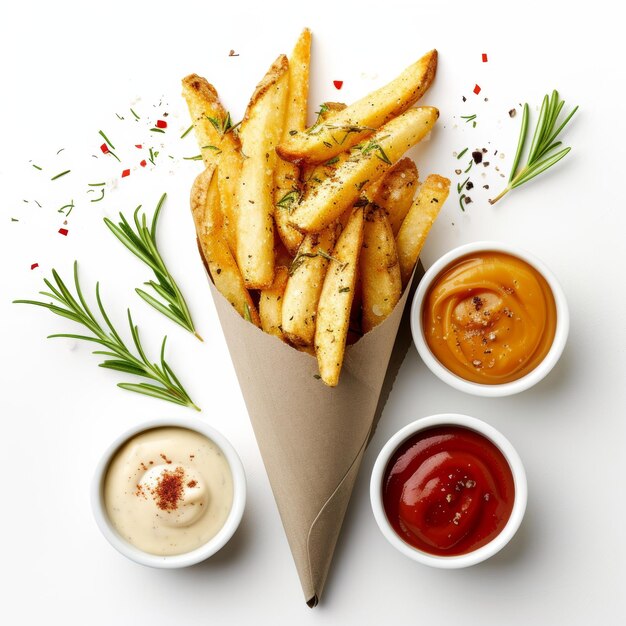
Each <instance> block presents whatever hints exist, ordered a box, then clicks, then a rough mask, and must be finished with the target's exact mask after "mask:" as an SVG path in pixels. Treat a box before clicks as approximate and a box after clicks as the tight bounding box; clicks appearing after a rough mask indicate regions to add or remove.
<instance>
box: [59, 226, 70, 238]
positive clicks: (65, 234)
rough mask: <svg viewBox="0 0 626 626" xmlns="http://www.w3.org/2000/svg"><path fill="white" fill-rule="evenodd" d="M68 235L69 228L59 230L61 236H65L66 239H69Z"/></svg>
mask: <svg viewBox="0 0 626 626" xmlns="http://www.w3.org/2000/svg"><path fill="white" fill-rule="evenodd" d="M67 233H68V230H67V228H59V235H63V236H64V237H67Z"/></svg>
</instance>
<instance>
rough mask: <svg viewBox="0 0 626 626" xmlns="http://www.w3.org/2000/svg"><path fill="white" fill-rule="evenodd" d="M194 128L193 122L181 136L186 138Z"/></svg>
mask: <svg viewBox="0 0 626 626" xmlns="http://www.w3.org/2000/svg"><path fill="white" fill-rule="evenodd" d="M192 130H193V124H192V125H191V126H190V127H189V128H188V129H187V130H186V131H185V132H184V133H183V134H182V135H181V136H180V138H181V139H184V138H185V137H186V136H187V135H188V134H189V133H190V132H191V131H192Z"/></svg>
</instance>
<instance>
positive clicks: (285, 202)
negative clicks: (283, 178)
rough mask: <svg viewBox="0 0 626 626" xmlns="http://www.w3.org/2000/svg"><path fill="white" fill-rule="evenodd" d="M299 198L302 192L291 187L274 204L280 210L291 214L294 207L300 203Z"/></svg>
mask: <svg viewBox="0 0 626 626" xmlns="http://www.w3.org/2000/svg"><path fill="white" fill-rule="evenodd" d="M301 198H302V192H301V191H300V189H298V188H297V187H293V188H292V189H291V190H290V191H288V192H287V193H286V194H285V195H284V196H283V197H282V198H281V199H280V200H279V201H278V202H277V203H276V206H277V207H279V208H281V209H287V211H289V213H292V212H293V210H294V209H295V207H296V205H298V204H299V203H300V199H301Z"/></svg>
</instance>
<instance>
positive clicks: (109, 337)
mask: <svg viewBox="0 0 626 626" xmlns="http://www.w3.org/2000/svg"><path fill="white" fill-rule="evenodd" d="M52 276H53V279H54V284H53V283H52V281H50V280H48V279H47V278H44V283H45V284H46V287H47V288H48V289H49V291H40V292H39V293H40V294H41V295H42V296H46V297H47V298H52V299H53V300H56V302H58V303H60V304H61V305H62V306H59V305H58V304H54V303H52V302H39V301H37V300H14V303H15V304H32V305H34V306H40V307H43V308H46V309H48V310H49V311H51V312H52V313H54V314H55V315H59V316H60V317H66V318H67V319H70V320H72V321H73V322H76V323H77V324H82V325H83V326H85V328H86V329H87V330H88V331H89V332H90V333H91V335H75V334H70V333H57V334H54V335H48V338H49V339H52V338H55V337H69V338H71V339H80V340H81V341H91V342H93V343H97V344H99V345H101V346H103V347H104V348H105V350H94V352H93V354H100V355H103V356H106V357H111V358H109V359H105V360H104V361H102V363H100V364H99V366H100V367H104V368H106V369H111V370H116V371H118V372H125V373H126V374H133V375H134V376H140V377H142V378H147V379H148V380H151V381H154V382H155V383H157V384H151V383H146V382H142V383H118V385H117V386H118V387H121V388H122V389H127V390H128V391H134V392H136V393H141V394H143V395H146V396H151V397H152V398H160V399H161V400H167V401H168V402H173V403H174V404H180V405H182V406H190V407H193V408H194V409H196V410H197V411H199V410H200V409H199V408H198V407H197V406H196V405H195V404H194V403H193V402H192V400H191V398H190V397H189V395H188V394H187V392H186V391H185V389H184V388H183V386H182V385H181V383H180V381H179V380H178V378H177V377H176V375H175V374H174V372H173V371H172V368H171V367H170V366H169V365H168V364H167V362H166V361H165V342H166V340H167V337H164V338H163V343H162V344H161V355H160V363H153V362H151V361H150V360H149V359H148V357H147V356H146V353H145V350H144V348H143V346H142V345H141V341H140V339H139V329H138V328H137V326H135V324H134V322H133V318H132V316H131V314H130V309H128V311H127V313H128V324H129V326H130V332H131V336H132V338H133V343H134V345H135V348H136V350H137V353H138V354H139V356H138V357H137V356H135V355H134V354H133V353H132V352H131V350H130V349H129V348H128V347H127V346H126V344H125V343H124V341H123V340H122V338H121V337H120V335H119V333H118V332H117V330H116V329H115V327H114V326H113V324H112V323H111V320H110V318H109V316H108V315H107V313H106V311H105V309H104V306H103V304H102V299H101V298H100V283H96V301H97V303H98V309H99V310H100V313H101V315H102V318H103V319H104V322H105V324H106V328H103V326H102V324H101V323H100V322H99V321H98V320H97V319H96V317H95V316H94V315H93V313H92V312H91V310H90V309H89V306H88V305H87V302H86V300H85V298H84V296H83V293H82V290H81V288H80V283H79V281H78V263H77V262H76V261H75V262H74V285H75V287H76V295H77V297H78V299H76V298H75V297H74V296H73V295H72V293H71V292H70V290H69V289H68V288H67V286H66V285H65V283H64V282H63V280H62V279H61V277H60V276H59V274H58V273H57V271H56V270H54V269H53V270H52Z"/></svg>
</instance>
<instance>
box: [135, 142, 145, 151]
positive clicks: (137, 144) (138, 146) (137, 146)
mask: <svg viewBox="0 0 626 626" xmlns="http://www.w3.org/2000/svg"><path fill="white" fill-rule="evenodd" d="M135 148H139V150H141V149H142V148H143V146H142V145H141V144H140V143H136V144H135Z"/></svg>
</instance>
